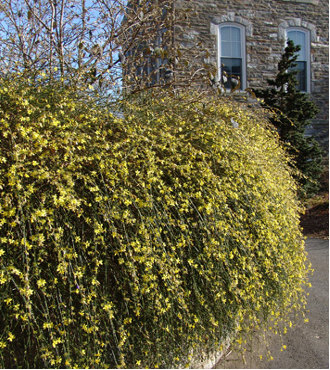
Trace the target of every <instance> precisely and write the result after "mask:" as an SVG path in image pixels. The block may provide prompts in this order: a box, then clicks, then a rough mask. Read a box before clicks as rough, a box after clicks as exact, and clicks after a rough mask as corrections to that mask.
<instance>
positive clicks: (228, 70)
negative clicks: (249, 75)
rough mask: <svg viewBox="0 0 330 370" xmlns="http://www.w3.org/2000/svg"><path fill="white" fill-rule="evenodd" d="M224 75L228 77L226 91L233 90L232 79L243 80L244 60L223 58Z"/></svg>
mask: <svg viewBox="0 0 330 370" xmlns="http://www.w3.org/2000/svg"><path fill="white" fill-rule="evenodd" d="M221 68H222V73H223V74H224V75H225V76H226V77H227V82H226V83H225V88H226V89H231V88H233V87H234V86H233V82H232V78H235V79H237V80H239V81H241V80H242V59H241V58H221Z"/></svg>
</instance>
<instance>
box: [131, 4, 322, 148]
mask: <svg viewBox="0 0 330 370" xmlns="http://www.w3.org/2000/svg"><path fill="white" fill-rule="evenodd" d="M131 3H133V4H135V6H134V7H132V9H133V8H134V10H135V11H136V10H139V9H140V5H138V4H141V1H140V0H134V1H132V2H131ZM142 3H143V4H145V6H146V7H148V6H151V7H152V6H154V7H155V6H156V8H157V9H164V8H165V5H164V4H171V6H170V7H167V9H171V11H169V10H167V11H166V14H167V15H168V16H169V17H168V19H170V21H169V22H168V23H167V24H166V22H164V24H163V25H162V26H161V27H158V25H156V26H155V27H156V28H155V29H156V33H155V35H156V34H157V35H158V34H159V35H158V36H157V35H156V36H157V37H155V35H154V37H151V38H150V41H149V44H150V45H152V46H153V48H152V49H154V50H156V49H157V48H158V46H160V47H161V48H163V49H164V48H168V49H171V50H179V51H180V56H181V57H180V59H183V60H184V63H179V64H178V65H173V63H171V62H169V61H170V60H171V59H172V60H173V59H174V58H173V55H171V53H169V55H168V56H169V58H167V57H165V58H164V56H163V57H160V56H157V55H156V56H155V55H153V54H155V53H150V50H149V47H148V48H144V51H143V52H142V53H141V50H140V49H141V46H142V45H144V43H140V42H139V41H137V46H135V47H131V48H130V49H129V51H128V52H127V56H130V57H131V60H133V59H134V58H133V57H132V56H133V55H135V54H137V55H140V54H141V55H142V59H140V60H139V62H138V63H137V62H136V59H135V61H134V62H130V63H128V66H129V67H128V69H127V72H126V73H124V74H125V75H126V76H129V75H131V76H132V75H133V76H134V75H135V76H136V75H139V76H140V77H141V81H149V82H147V84H151V85H153V84H155V83H157V82H159V84H160V85H161V84H162V83H164V81H165V80H166V76H168V75H167V74H166V72H170V73H171V76H172V80H175V81H176V82H177V83H178V86H179V85H180V79H181V81H182V82H183V84H182V85H183V86H185V83H186V80H187V79H185V74H190V76H191V75H194V76H198V74H199V75H200V76H202V75H203V72H200V71H203V70H204V72H205V71H207V70H208V71H210V70H213V77H214V78H213V82H214V83H215V84H217V83H218V82H219V81H221V79H222V76H223V75H224V74H225V75H226V76H229V79H227V82H226V85H225V87H226V88H227V89H229V88H230V83H231V79H230V77H233V78H235V79H236V80H239V89H237V91H236V92H235V95H237V96H238V97H240V96H242V95H243V96H244V95H247V93H246V92H245V91H246V90H249V89H251V88H264V87H267V86H268V84H267V79H273V78H274V77H275V75H276V73H277V65H278V62H279V60H280V59H281V56H282V54H283V52H284V48H285V46H286V44H287V41H288V39H291V40H293V41H294V43H295V44H299V45H300V47H301V50H300V52H299V56H298V59H297V67H296V68H297V69H298V74H297V77H298V82H299V89H300V90H301V91H303V92H306V93H308V94H310V95H311V97H312V99H313V100H314V101H315V102H316V104H317V105H318V107H319V109H320V112H319V114H318V116H317V118H316V119H315V120H314V122H313V127H311V129H310V133H313V134H314V135H315V136H316V137H318V138H319V139H320V141H321V142H322V143H323V144H324V145H325V146H326V147H327V146H328V133H329V3H328V0H234V1H233V0H153V1H152V2H150V1H147V0H145V1H143V2H142ZM155 3H157V5H155ZM187 9H191V11H187ZM136 13H138V11H137V12H136ZM169 13H173V14H174V16H173V18H171V16H172V14H169ZM163 14H165V13H163ZM179 14H180V16H179ZM182 15H183V16H182ZM156 18H159V17H156ZM165 18H166V17H165ZM165 18H164V19H165ZM156 22H157V19H156ZM168 27H169V28H171V29H172V31H173V32H172V33H171V37H170V40H171V41H169V39H167V40H166V39H165V38H163V36H161V35H160V34H161V33H162V32H163V35H165V34H166V30H167V29H168ZM150 29H151V28H150ZM155 40H156V41H155ZM169 44H171V45H169ZM142 49H143V48H142ZM141 60H142V62H141ZM133 66H134V68H132V67H133ZM208 67H209V68H208ZM198 71H199V72H200V73H198ZM172 72H173V74H172ZM207 75H208V74H207V73H206V74H204V80H203V81H204V87H205V86H206V85H205V77H206V76H207ZM148 76H149V79H148ZM164 78H165V79H164ZM197 80H198V79H197ZM201 80H202V79H201ZM201 80H200V81H201ZM206 80H207V78H206ZM208 82H210V80H209V81H208ZM134 83H135V82H134ZM200 85H201V86H203V83H201V84H200ZM207 85H210V84H209V83H207ZM238 90H239V91H238Z"/></svg>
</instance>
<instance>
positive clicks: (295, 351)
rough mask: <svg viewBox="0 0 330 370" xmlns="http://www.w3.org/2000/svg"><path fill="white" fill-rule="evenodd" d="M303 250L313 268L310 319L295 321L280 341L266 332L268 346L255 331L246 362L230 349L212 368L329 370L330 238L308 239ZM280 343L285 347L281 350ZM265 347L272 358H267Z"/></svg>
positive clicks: (309, 308) (308, 315)
mask: <svg viewBox="0 0 330 370" xmlns="http://www.w3.org/2000/svg"><path fill="white" fill-rule="evenodd" d="M306 250H307V252H308V257H309V260H310V261H311V263H312V267H313V269H314V274H313V276H312V277H311V279H310V281H311V283H312V288H310V289H309V296H308V302H307V309H308V310H309V311H310V312H309V313H308V314H307V317H308V318H309V322H307V323H305V322H303V320H301V322H297V323H296V326H294V328H293V329H291V330H288V332H287V334H286V335H284V336H283V338H282V342H281V340H280V338H279V337H278V336H276V335H274V334H267V341H266V342H268V343H269V347H266V345H265V341H264V340H263V337H262V335H261V334H260V333H258V332H257V333H255V335H254V336H253V339H252V340H250V341H249V343H248V347H247V351H246V354H245V361H244V360H243V359H242V355H241V354H240V353H239V352H235V351H232V352H230V349H229V351H228V353H227V355H226V356H224V357H223V358H222V359H221V360H220V361H219V363H218V364H216V365H215V367H214V368H215V369H329V240H324V239H307V241H306ZM282 344H284V345H286V349H285V350H282V351H281V349H282ZM268 349H269V350H270V352H271V355H272V357H273V358H274V360H272V361H269V360H266V357H267V352H268ZM260 355H262V357H263V359H262V360H260Z"/></svg>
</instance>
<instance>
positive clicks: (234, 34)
mask: <svg viewBox="0 0 330 370" xmlns="http://www.w3.org/2000/svg"><path fill="white" fill-rule="evenodd" d="M230 29H231V40H232V41H237V42H241V30H240V29H239V28H238V27H230Z"/></svg>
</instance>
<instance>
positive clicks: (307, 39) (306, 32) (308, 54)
mask: <svg viewBox="0 0 330 370" xmlns="http://www.w3.org/2000/svg"><path fill="white" fill-rule="evenodd" d="M290 31H298V32H302V33H303V34H304V35H305V50H306V79H307V81H306V91H301V92H305V93H310V92H311V35H310V31H309V30H307V29H306V28H302V27H289V28H287V29H286V30H285V47H286V46H287V44H288V41H289V38H288V32H290Z"/></svg>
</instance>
